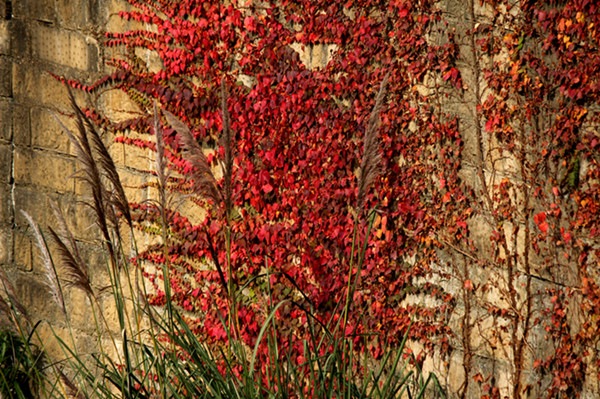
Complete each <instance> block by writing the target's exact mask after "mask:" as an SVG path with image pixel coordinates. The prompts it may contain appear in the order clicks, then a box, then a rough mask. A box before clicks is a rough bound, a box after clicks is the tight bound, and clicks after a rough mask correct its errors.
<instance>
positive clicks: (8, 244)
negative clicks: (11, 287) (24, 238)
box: [0, 228, 12, 265]
mask: <svg viewBox="0 0 600 399" xmlns="http://www.w3.org/2000/svg"><path fill="white" fill-rule="evenodd" d="M11 250H12V235H11V232H10V230H8V229H4V228H3V229H0V265H3V264H7V263H8V262H10V253H11Z"/></svg>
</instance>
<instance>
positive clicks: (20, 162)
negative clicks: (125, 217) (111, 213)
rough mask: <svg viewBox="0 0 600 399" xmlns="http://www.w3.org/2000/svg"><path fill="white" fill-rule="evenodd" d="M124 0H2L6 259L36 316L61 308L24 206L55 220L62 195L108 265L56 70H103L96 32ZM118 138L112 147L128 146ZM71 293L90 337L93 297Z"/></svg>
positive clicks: (79, 74)
mask: <svg viewBox="0 0 600 399" xmlns="http://www.w3.org/2000/svg"><path fill="white" fill-rule="evenodd" d="M124 7H125V4H124V3H123V2H120V1H116V0H113V1H110V2H105V1H99V0H0V267H2V268H3V269H4V270H6V271H7V274H8V276H9V278H10V279H11V280H12V281H13V282H14V283H15V285H16V288H17V291H18V295H19V298H20V300H21V302H23V304H24V305H25V307H27V308H28V309H29V310H30V311H31V313H32V314H34V315H35V316H36V318H41V319H42V320H52V321H53V322H54V323H56V322H58V326H59V328H60V323H61V322H60V321H61V319H62V315H61V314H60V312H59V310H58V308H57V306H56V305H55V304H54V302H53V301H52V299H51V296H50V294H49V292H48V288H47V286H46V285H45V284H44V280H45V276H44V270H43V268H42V266H41V261H40V260H39V259H38V256H39V252H38V250H37V248H36V247H35V245H34V243H33V242H32V239H31V234H30V233H31V231H30V229H29V227H28V223H27V221H26V219H25V217H24V216H23V214H22V211H25V212H27V213H28V214H30V215H31V216H32V217H33V219H34V220H35V221H36V222H37V223H38V224H39V225H40V227H41V228H42V230H44V229H45V228H46V226H53V225H56V221H55V219H54V216H53V213H52V211H51V209H50V207H49V201H50V200H53V201H56V202H57V203H58V205H59V206H60V208H61V209H62V210H63V212H64V213H65V215H66V218H67V221H68V222H69V223H70V227H71V228H72V230H73V232H74V233H75V234H76V239H77V240H78V241H79V242H80V244H81V248H82V250H83V251H84V253H85V257H86V258H87V259H88V260H89V265H91V268H92V269H93V268H94V267H96V268H100V267H102V265H103V264H104V260H103V257H102V253H101V251H100V249H99V248H98V246H97V244H98V243H97V240H96V238H97V233H96V230H95V227H94V226H93V223H94V219H93V217H92V216H93V215H92V213H91V212H90V210H89V208H88V207H87V206H86V205H84V204H83V203H82V200H85V198H86V195H87V190H86V189H85V188H83V187H82V183H81V182H78V181H76V180H75V179H73V176H74V174H75V173H76V172H77V170H78V168H79V166H78V164H77V161H76V159H75V157H74V153H73V148H72V146H71V144H70V143H69V140H68V138H67V136H66V135H65V134H64V133H63V132H62V130H61V127H60V125H59V123H58V122H57V120H56V117H57V116H58V117H59V118H60V119H61V121H62V122H63V123H64V124H65V125H66V126H67V127H69V128H71V129H73V130H74V128H75V126H74V122H73V121H72V120H70V119H69V118H68V117H67V116H66V114H69V113H71V112H72V111H71V105H70V103H69V98H68V95H67V89H66V88H65V86H64V85H63V84H62V83H60V82H59V81H58V80H57V79H56V78H55V77H53V76H52V75H51V73H50V72H52V73H53V74H55V75H59V76H65V77H68V78H70V79H78V80H80V81H83V82H91V81H93V80H94V79H97V78H98V77H99V76H101V75H102V74H103V73H106V69H105V68H106V67H105V66H104V63H103V61H102V49H101V47H100V46H99V45H98V41H97V32H98V31H99V29H100V28H101V27H105V26H107V24H108V23H109V21H113V20H115V16H116V14H117V13H118V11H119V10H122V9H123V8H124ZM117 19H118V18H117ZM114 24H116V22H113V25H114ZM122 27H123V28H125V27H126V26H122ZM75 96H76V100H77V102H78V103H79V105H80V106H89V105H90V104H91V101H93V100H92V99H91V98H88V96H86V95H84V94H82V93H75ZM96 105H97V104H94V106H96ZM100 106H103V108H104V109H105V110H107V111H111V110H110V109H109V108H110V107H113V108H114V110H112V112H113V113H116V112H117V110H118V109H121V107H129V109H131V106H130V105H127V104H125V102H124V101H120V102H118V103H117V102H113V103H110V104H108V103H107V104H100ZM105 139H106V143H107V144H110V143H111V142H112V140H111V138H109V137H106V138H105ZM116 147H118V145H115V147H113V148H111V152H113V153H117V154H118V153H121V154H124V152H123V151H122V149H120V148H116ZM144 166H145V167H146V168H147V164H145V165H144ZM123 174H124V175H125V179H126V180H127V179H129V181H130V183H131V184H130V185H131V186H135V185H139V184H140V183H141V182H142V181H143V175H142V174H141V173H138V172H136V170H135V169H132V168H129V169H128V170H127V171H123ZM134 193H135V194H136V196H135V198H136V199H141V198H140V196H141V195H143V193H142V194H140V193H138V192H136V191H135V190H133V189H131V190H130V193H129V194H130V195H133V194H134ZM94 265H95V266H94ZM99 275H100V273H99V272H98V273H97V275H96V276H94V272H93V270H92V272H91V278H92V283H93V284H95V285H106V284H105V282H103V281H101V280H102V278H100V277H99ZM65 299H66V302H67V306H71V309H74V311H73V312H72V313H71V317H72V322H73V325H75V326H78V328H79V329H80V331H76V332H75V335H77V336H81V337H83V338H82V339H83V340H84V341H85V339H84V337H90V333H91V332H92V330H91V328H92V326H91V323H90V320H89V318H90V308H89V307H90V304H89V301H88V299H87V298H86V297H85V296H84V295H82V294H81V293H80V292H77V291H73V290H70V291H69V290H67V292H66V298H65ZM40 331H42V332H43V331H46V333H48V335H45V334H44V333H42V339H44V337H45V336H47V337H50V335H49V334H50V330H49V329H48V328H46V329H44V328H42V329H40ZM50 341H51V340H50V339H49V340H48V344H50ZM88 341H90V342H92V341H93V340H91V339H88Z"/></svg>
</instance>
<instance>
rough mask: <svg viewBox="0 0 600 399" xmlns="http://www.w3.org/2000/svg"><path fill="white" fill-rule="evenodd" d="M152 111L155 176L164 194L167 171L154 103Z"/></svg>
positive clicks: (163, 145) (158, 117)
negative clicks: (154, 137) (154, 141)
mask: <svg viewBox="0 0 600 399" xmlns="http://www.w3.org/2000/svg"><path fill="white" fill-rule="evenodd" d="M153 111H154V135H155V136H156V174H157V176H158V184H159V190H162V191H163V192H164V190H165V189H166V187H167V173H168V171H167V170H166V168H165V143H164V139H163V132H162V129H161V128H160V116H159V115H158V106H157V105H156V102H154V107H153ZM161 195H163V194H161ZM165 202H166V201H165Z"/></svg>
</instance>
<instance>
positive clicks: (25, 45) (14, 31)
mask: <svg viewBox="0 0 600 399" xmlns="http://www.w3.org/2000/svg"><path fill="white" fill-rule="evenodd" d="M8 29H9V32H10V54H11V55H14V56H21V57H22V56H27V55H29V52H30V49H31V41H30V40H29V30H28V29H27V25H26V24H25V21H22V20H19V19H13V20H11V21H10V26H9V27H8Z"/></svg>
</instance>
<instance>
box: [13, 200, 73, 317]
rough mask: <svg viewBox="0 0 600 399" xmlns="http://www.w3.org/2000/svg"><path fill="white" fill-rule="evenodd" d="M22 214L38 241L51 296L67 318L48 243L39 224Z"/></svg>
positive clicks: (26, 214)
mask: <svg viewBox="0 0 600 399" xmlns="http://www.w3.org/2000/svg"><path fill="white" fill-rule="evenodd" d="M21 213H22V214H23V216H25V218H26V219H27V222H28V223H29V225H30V226H31V230H32V231H33V236H34V238H35V241H36V246H37V247H38V249H39V250H40V258H41V260H42V266H43V267H44V274H45V275H46V285H47V286H48V288H49V289H50V295H52V298H53V299H54V301H55V302H56V304H57V305H58V307H59V308H60V310H61V311H62V312H63V314H64V315H65V317H66V316H67V311H66V309H65V300H64V297H63V293H62V289H61V288H60V282H59V281H58V275H57V273H56V268H55V267H54V263H52V258H51V257H50V252H49V251H48V246H47V245H46V241H44V237H42V233H41V232H40V229H39V227H38V226H37V224H36V223H35V222H34V221H33V218H32V217H31V215H29V214H28V213H27V212H25V211H24V210H21Z"/></svg>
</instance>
